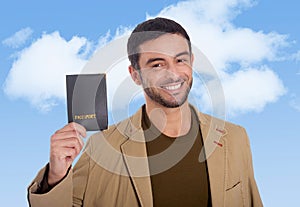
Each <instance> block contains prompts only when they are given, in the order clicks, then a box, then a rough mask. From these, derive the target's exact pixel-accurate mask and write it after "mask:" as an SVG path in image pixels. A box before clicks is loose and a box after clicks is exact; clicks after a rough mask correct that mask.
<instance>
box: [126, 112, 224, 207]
mask: <svg viewBox="0 0 300 207" xmlns="http://www.w3.org/2000/svg"><path fill="white" fill-rule="evenodd" d="M198 117H199V121H200V128H201V133H202V137H203V141H204V149H205V150H203V149H202V151H201V153H200V155H199V161H204V160H205V159H206V158H207V166H208V174H209V181H210V189H211V197H212V205H213V206H224V192H225V177H226V175H227V172H226V159H227V146H226V140H225V139H224V138H223V137H224V136H225V135H226V134H227V131H226V129H225V128H224V125H225V122H224V121H223V120H220V119H215V118H213V117H210V116H206V115H204V114H202V113H200V112H198ZM208 117H209V118H208ZM141 119H142V110H141V109H140V110H139V111H138V112H137V113H136V114H135V115H134V116H133V117H131V118H130V119H128V120H127V123H125V124H124V133H125V135H126V136H127V137H128V138H129V139H128V140H127V141H125V142H124V143H123V144H122V145H121V152H122V154H123V158H124V160H125V163H126V165H127V169H128V171H129V174H130V177H131V179H132V183H133V185H134V188H135V191H136V193H137V196H138V199H139V201H140V203H141V206H143V207H148V206H149V207H150V206H153V197H152V188H151V180H150V174H149V165H148V159H147V150H146V144H145V137H144V132H143V130H142V127H141Z"/></svg>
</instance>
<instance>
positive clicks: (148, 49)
mask: <svg viewBox="0 0 300 207" xmlns="http://www.w3.org/2000/svg"><path fill="white" fill-rule="evenodd" d="M139 49H140V59H139V65H140V73H139V78H140V82H141V84H142V85H143V88H144V91H145V94H146V96H145V98H146V100H148V101H152V102H155V103H158V104H160V105H162V106H165V107H168V108H175V107H179V106H181V105H182V104H183V103H185V102H186V100H187V97H188V94H189V91H190V88H191V87H192V82H193V77H192V62H193V56H192V54H191V53H190V50H189V46H188V43H187V40H186V39H185V38H183V37H182V36H180V35H177V34H165V35H162V36H160V37H159V38H157V39H154V40H150V41H147V42H145V43H143V44H142V45H140V48H139Z"/></svg>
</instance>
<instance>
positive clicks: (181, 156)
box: [142, 107, 211, 207]
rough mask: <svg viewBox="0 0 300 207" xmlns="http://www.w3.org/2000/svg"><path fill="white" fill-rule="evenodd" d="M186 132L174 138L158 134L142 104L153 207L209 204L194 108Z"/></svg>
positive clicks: (197, 121)
mask: <svg viewBox="0 0 300 207" xmlns="http://www.w3.org/2000/svg"><path fill="white" fill-rule="evenodd" d="M191 111H192V117H191V119H192V124H191V129H190V130H189V132H188V133H187V134H186V135H184V136H180V137H177V138H174V137H168V136H166V135H165V134H162V133H161V132H160V131H159V130H158V129H157V128H156V127H155V126H154V125H153V124H151V121H150V119H149V117H148V116H147V113H146V110H145V107H144V108H143V120H142V126H143V129H144V134H145V139H146V147H147V154H148V160H149V168H150V174H151V176H150V178H151V185H152V194H153V203H154V206H155V207H161V206H162V207H169V206H188V207H192V206H201V207H202V206H204V207H206V206H208V207H209V206H211V195H210V186H209V177H208V171H207V164H206V161H205V162H199V160H198V159H199V155H200V151H201V149H202V147H203V140H202V136H201V131H200V125H199V120H198V118H197V115H196V112H195V111H194V110H193V109H192V108H191Z"/></svg>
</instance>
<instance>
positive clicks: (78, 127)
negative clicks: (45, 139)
mask: <svg viewBox="0 0 300 207" xmlns="http://www.w3.org/2000/svg"><path fill="white" fill-rule="evenodd" d="M73 130H75V131H77V132H78V133H79V134H80V135H81V136H82V137H86V129H85V128H84V126H82V125H80V124H78V123H76V122H71V123H69V124H67V125H66V126H64V127H63V128H61V129H59V130H57V131H56V132H55V133H62V132H65V131H73Z"/></svg>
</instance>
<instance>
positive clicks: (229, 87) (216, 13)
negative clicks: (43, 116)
mask: <svg viewBox="0 0 300 207" xmlns="http://www.w3.org/2000/svg"><path fill="white" fill-rule="evenodd" d="M253 5H255V1H251V0H211V1H206V0H198V1H197V0H191V1H183V2H179V3H178V4H176V5H171V6H169V7H167V8H165V9H163V10H162V11H161V12H160V13H159V14H158V15H157V16H164V17H169V18H172V19H174V20H175V21H177V22H179V23H180V24H182V25H183V26H184V27H185V28H186V29H187V31H188V33H189V34H190V36H191V40H192V43H193V44H194V46H196V47H197V48H199V49H200V50H201V51H202V52H203V53H204V54H205V55H206V57H207V58H208V59H209V60H210V61H211V63H212V65H213V66H214V68H215V69H216V71H217V72H218V74H220V81H221V82H222V84H223V89H224V94H225V104H226V109H227V111H228V112H229V115H233V114H238V113H241V112H243V113H245V112H249V111H261V110H263V108H264V107H265V106H266V105H267V104H268V103H272V102H275V101H276V100H278V98H279V97H280V96H282V95H283V94H284V93H285V88H284V86H283V83H282V81H281V80H280V78H279V77H278V76H277V75H276V73H275V72H274V71H272V69H271V68H268V67H267V66H262V65H263V64H264V61H265V60H268V61H274V60H282V59H280V53H281V52H282V51H283V50H284V48H285V47H286V46H288V45H289V42H288V39H287V36H286V35H281V34H278V33H276V32H270V33H264V32H263V31H254V30H252V29H250V28H243V27H236V26H235V25H234V24H233V21H232V20H233V19H234V18H237V15H238V14H239V13H241V12H242V11H243V10H245V9H248V8H250V7H252V6H253ZM147 18H150V16H147ZM130 31H131V28H127V27H122V26H120V27H119V28H118V29H117V31H116V34H115V36H111V35H110V32H109V31H108V33H107V34H106V35H105V36H104V37H102V38H101V39H100V41H99V43H98V50H97V49H96V50H94V52H95V53H97V52H98V51H99V50H101V49H99V48H102V47H103V46H104V45H105V44H107V43H109V42H110V41H112V40H115V39H117V38H121V37H124V35H126V34H128V33H129V32H130ZM88 44H89V43H88V41H87V40H86V39H85V38H78V37H73V39H72V40H70V41H66V40H64V39H63V38H62V37H60V36H59V34H58V33H53V34H49V35H43V37H42V38H41V39H39V40H37V41H36V42H34V43H33V44H32V45H31V46H30V47H28V48H27V49H25V50H23V51H21V53H20V55H19V57H18V58H17V60H16V61H15V62H14V64H13V66H12V68H11V71H10V74H9V77H8V78H7V80H6V92H7V94H9V95H11V96H15V97H25V98H26V99H28V100H29V101H30V102H31V103H32V104H34V105H35V106H38V107H40V108H43V107H44V108H49V106H51V105H53V104H55V103H56V102H55V101H53V100H55V98H58V99H63V98H64V91H65V90H64V74H65V73H67V72H74V73H75V72H79V71H80V69H81V67H82V66H83V65H84V63H85V62H86V58H84V57H82V56H81V55H82V54H83V53H82V52H83V51H82V47H83V48H84V51H85V52H86V51H87V50H88V49H87V45H88ZM46 45H47V46H46ZM80 48H81V49H80ZM122 49H123V48H122ZM80 51H81V52H80ZM80 54H81V55H80ZM113 55H115V54H113V52H111V56H113ZM122 58H123V59H120V60H118V63H117V64H116V63H112V64H115V66H113V67H115V68H117V69H115V68H113V70H111V74H110V76H108V93H109V97H110V100H109V101H111V100H112V99H114V101H115V102H116V103H117V107H122V106H123V107H124V104H127V103H124V100H122V99H121V98H120V97H123V96H122V95H120V97H116V96H115V95H114V93H115V91H116V90H118V91H119V92H118V93H119V94H123V95H124V94H128V87H120V86H117V85H116V83H121V82H124V80H127V79H128V78H129V74H128V73H127V69H126V66H125V63H124V62H122V61H123V60H124V58H125V57H122ZM106 61H108V59H107V60H106ZM99 62H101V61H99ZM121 62H122V63H121ZM127 64H128V63H127ZM96 65H97V64H96ZM233 65H234V67H233ZM121 66H122V71H123V70H124V71H125V72H124V73H123V72H122V73H115V72H116V71H120V70H121V68H120V67H121ZM236 66H238V67H236ZM24 77H26V78H24ZM40 77H47V80H46V79H45V78H44V79H42V78H40ZM109 78H111V79H109ZM28 83H29V84H28ZM206 84H207V85H208V86H209V85H212V82H210V81H208V82H207V83H206ZM130 87H131V86H130ZM195 87H200V86H199V85H197V83H196V84H195ZM195 87H194V88H195ZM116 88H117V89H116ZM199 92H203V94H200V93H199ZM195 94H196V95H197V98H198V99H199V100H200V101H203V103H202V104H201V105H202V106H203V108H204V110H206V109H209V105H210V104H211V100H210V98H209V95H207V94H205V88H203V87H202V88H199V89H198V88H197V92H196V93H195ZM53 98H54V99H53Z"/></svg>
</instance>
